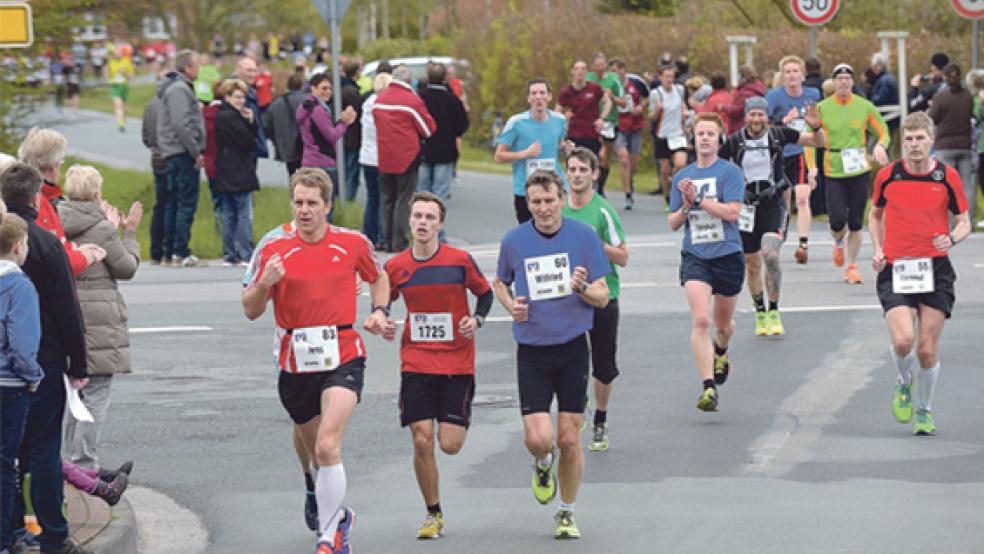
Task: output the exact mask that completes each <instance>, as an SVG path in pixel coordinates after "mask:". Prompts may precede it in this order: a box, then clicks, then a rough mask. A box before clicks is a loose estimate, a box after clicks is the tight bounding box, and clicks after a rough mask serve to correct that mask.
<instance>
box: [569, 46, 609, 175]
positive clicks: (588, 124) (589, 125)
mask: <svg viewBox="0 0 984 554" xmlns="http://www.w3.org/2000/svg"><path fill="white" fill-rule="evenodd" d="M587 74H588V64H587V63H585V62H584V61H583V60H577V61H575V62H574V66H573V67H571V84H569V85H567V86H566V87H564V88H562V89H560V95H559V96H558V97H557V111H558V112H561V113H562V114H564V115H565V116H566V117H567V138H568V139H570V140H571V142H573V143H574V144H576V145H577V146H583V147H585V148H587V149H588V150H591V151H592V152H594V153H595V155H596V156H597V155H598V152H600V151H601V138H600V137H601V135H600V134H599V133H601V127H602V125H603V124H604V117H605V115H607V114H608V112H609V110H612V109H614V106H613V105H612V100H611V98H610V97H608V96H607V95H606V94H605V91H604V89H602V88H601V85H599V84H598V83H593V82H591V81H588V80H587Z"/></svg>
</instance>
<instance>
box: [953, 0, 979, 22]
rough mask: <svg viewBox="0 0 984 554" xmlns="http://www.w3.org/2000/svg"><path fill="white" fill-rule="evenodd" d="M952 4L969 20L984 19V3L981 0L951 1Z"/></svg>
mask: <svg viewBox="0 0 984 554" xmlns="http://www.w3.org/2000/svg"><path fill="white" fill-rule="evenodd" d="M950 3H951V4H953V9H955V10H957V13H959V14H960V15H961V16H963V17H966V18H967V19H984V2H982V1H981V0H950Z"/></svg>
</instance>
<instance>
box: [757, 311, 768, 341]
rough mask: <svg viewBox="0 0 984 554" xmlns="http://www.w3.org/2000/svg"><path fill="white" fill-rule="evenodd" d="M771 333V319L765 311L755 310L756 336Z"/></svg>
mask: <svg viewBox="0 0 984 554" xmlns="http://www.w3.org/2000/svg"><path fill="white" fill-rule="evenodd" d="M768 334H769V320H768V318H767V315H766V313H765V312H755V336H756V337H764V336H766V335H768Z"/></svg>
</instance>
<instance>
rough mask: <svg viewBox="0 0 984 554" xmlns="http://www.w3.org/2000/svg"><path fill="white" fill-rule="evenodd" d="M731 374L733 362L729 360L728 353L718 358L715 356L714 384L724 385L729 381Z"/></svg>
mask: <svg viewBox="0 0 984 554" xmlns="http://www.w3.org/2000/svg"><path fill="white" fill-rule="evenodd" d="M729 373H731V360H729V359H728V353H727V352H725V353H724V354H722V355H720V356H718V355H717V354H715V355H714V383H715V384H717V385H723V384H724V382H725V381H727V380H728V374H729Z"/></svg>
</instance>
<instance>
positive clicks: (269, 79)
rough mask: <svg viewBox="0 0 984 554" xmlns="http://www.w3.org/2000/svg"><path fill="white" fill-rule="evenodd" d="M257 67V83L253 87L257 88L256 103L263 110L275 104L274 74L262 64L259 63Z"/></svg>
mask: <svg viewBox="0 0 984 554" xmlns="http://www.w3.org/2000/svg"><path fill="white" fill-rule="evenodd" d="M257 67H258V71H257V73H256V82H255V83H254V84H253V86H255V87H256V102H257V103H258V104H259V105H260V109H261V110H263V109H266V107H267V106H269V105H270V104H271V103H272V102H273V93H274V90H273V74H272V73H270V70H269V69H267V68H266V66H265V65H263V63H262V62H258V63H257Z"/></svg>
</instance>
